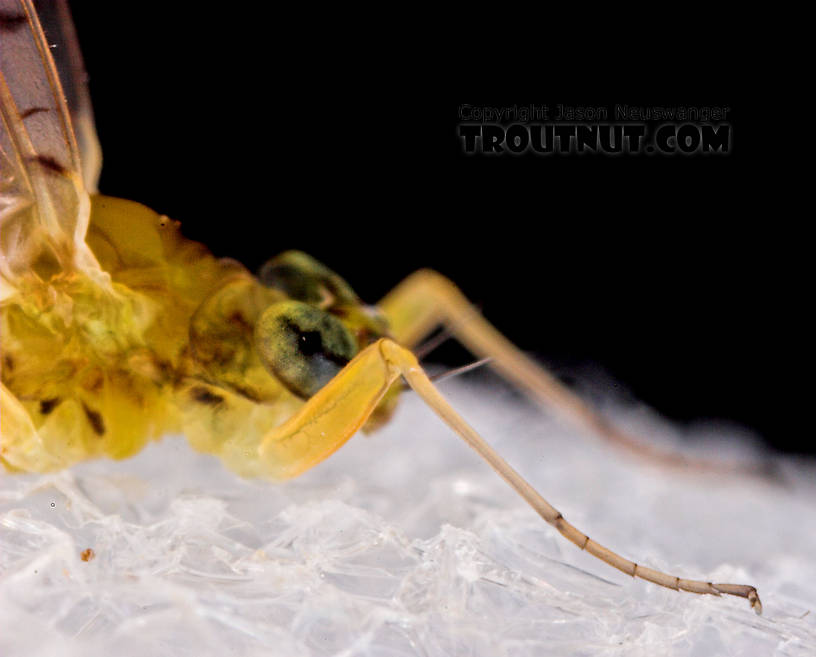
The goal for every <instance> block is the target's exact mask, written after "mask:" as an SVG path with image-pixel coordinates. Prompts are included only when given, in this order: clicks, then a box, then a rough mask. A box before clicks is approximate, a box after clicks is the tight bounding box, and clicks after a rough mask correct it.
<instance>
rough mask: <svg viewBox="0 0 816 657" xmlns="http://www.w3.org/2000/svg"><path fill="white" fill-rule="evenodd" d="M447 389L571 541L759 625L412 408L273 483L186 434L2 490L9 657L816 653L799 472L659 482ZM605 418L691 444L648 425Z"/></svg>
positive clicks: (808, 522)
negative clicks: (536, 505)
mask: <svg viewBox="0 0 816 657" xmlns="http://www.w3.org/2000/svg"><path fill="white" fill-rule="evenodd" d="M442 387H443V390H444V392H445V393H446V395H447V396H448V397H449V399H450V400H451V401H452V402H453V403H454V405H455V406H456V407H457V408H459V409H460V410H461V411H462V413H463V414H464V415H465V417H466V418H467V419H468V420H469V422H470V423H471V424H472V425H474V426H475V427H476V428H477V429H478V430H480V431H481V433H482V434H483V435H484V437H485V438H486V439H487V440H488V441H489V442H491V443H492V444H493V445H494V447H496V448H498V449H499V450H500V452H501V453H502V454H503V455H504V456H505V457H506V458H507V459H508V460H509V461H510V463H511V464H513V465H514V466H515V467H516V468H517V469H518V470H519V471H520V472H521V473H522V474H523V475H524V476H525V477H526V478H528V479H529V481H530V482H531V483H532V484H533V485H534V486H536V488H537V489H538V490H539V491H540V492H541V493H542V494H543V495H544V497H546V498H547V499H548V500H549V501H550V502H551V503H552V504H553V505H555V506H556V508H558V509H559V510H561V511H562V512H563V513H564V515H565V516H566V518H567V519H568V520H570V521H571V522H572V523H573V524H575V525H576V526H577V527H578V528H579V529H581V530H583V531H585V532H586V533H587V534H589V535H590V536H592V537H593V538H595V539H596V540H598V541H600V542H602V543H604V544H606V545H608V546H609V547H611V548H613V549H615V550H617V551H619V552H620V553H621V554H623V555H624V556H627V557H629V558H632V559H634V560H636V561H638V562H640V563H642V564H644V565H648V566H651V567H654V568H659V569H662V570H666V571H668V572H669V573H672V574H678V575H681V576H686V577H693V578H699V579H705V580H714V581H721V582H735V583H750V584H754V585H756V586H757V588H758V589H759V592H760V595H761V597H762V601H763V604H764V607H765V611H764V615H763V616H761V617H760V616H756V615H755V614H754V613H753V611H751V609H750V608H749V605H748V603H747V602H746V601H745V600H742V599H738V598H733V597H722V598H715V597H712V596H696V595H693V594H689V593H677V592H674V591H670V590H666V589H662V588H660V587H657V586H654V585H651V584H648V583H645V582H643V581H641V580H632V579H631V578H629V577H627V576H625V575H623V574H622V573H619V572H618V571H616V570H614V569H612V568H610V567H609V566H607V565H605V564H603V563H601V562H599V561H597V560H595V559H594V558H592V557H591V556H589V555H587V554H585V553H582V552H580V551H579V550H578V549H577V548H576V547H574V546H573V545H572V544H570V543H568V542H567V541H566V540H565V539H563V538H562V537H561V536H560V535H559V534H558V533H557V532H556V531H555V530H554V529H553V528H552V527H550V526H549V525H547V524H546V523H544V522H543V521H542V520H541V519H540V518H539V517H538V516H536V515H535V513H534V512H533V511H532V510H530V509H529V508H528V507H527V506H526V505H525V503H524V502H523V501H522V500H521V499H520V498H518V497H517V496H516V494H515V493H514V492H513V491H512V490H511V489H509V488H508V487H507V485H506V484H505V483H504V482H503V481H501V480H500V479H499V478H498V477H497V476H496V475H495V474H494V473H493V472H492V471H491V470H490V469H489V468H488V467H487V466H486V465H485V464H484V463H483V462H481V461H480V460H479V459H478V458H477V457H476V455H475V454H474V453H473V452H471V451H470V449H469V448H468V447H467V446H466V445H465V444H464V443H462V442H461V441H460V440H459V439H458V438H456V437H455V436H454V435H453V434H451V432H450V431H449V430H448V429H447V428H446V427H445V426H444V425H443V424H442V423H441V422H440V421H439V420H437V419H436V418H435V416H433V415H432V413H431V412H430V411H429V410H427V409H426V408H424V407H423V405H422V403H421V402H420V400H419V399H418V398H417V397H416V396H414V395H412V394H407V395H406V396H405V399H404V400H403V402H402V405H401V407H400V409H399V411H398V413H397V416H396V417H395V419H394V420H393V422H392V423H391V424H390V425H388V426H387V427H386V428H384V429H383V430H381V431H380V432H378V433H376V434H374V435H373V436H370V437H364V436H362V435H360V436H356V437H354V438H353V439H352V440H351V441H350V443H349V444H348V445H346V446H345V447H343V448H342V449H341V450H340V451H339V452H338V453H337V454H336V455H335V456H334V457H332V458H331V459H329V460H328V461H326V462H325V463H323V464H321V465H320V466H318V467H316V468H314V469H313V470H311V471H310V472H308V473H306V474H305V475H303V476H302V477H300V478H299V479H296V480H294V481H291V482H288V483H285V484H269V483H266V482H262V481H246V480H241V479H239V478H238V477H236V476H234V475H232V474H231V473H229V472H228V471H226V470H225V469H224V468H223V467H222V466H221V465H220V463H219V461H217V460H216V459H214V458H212V457H208V456H205V455H201V454H197V453H195V452H193V451H192V450H191V449H190V448H189V447H188V446H187V444H186V443H185V442H184V440H183V439H181V438H167V439H165V440H164V441H162V442H160V443H156V444H154V445H151V446H150V447H149V448H148V449H146V450H144V452H143V453H141V454H140V455H139V456H137V457H135V458H133V459H130V460H128V461H124V462H112V461H96V462H92V463H86V464H83V465H81V466H79V467H75V468H73V469H71V470H70V471H66V472H61V473H57V474H54V475H47V476H11V475H0V655H3V657H16V656H25V657H35V656H42V657H59V656H63V655H65V656H68V655H82V656H83V657H94V656H99V657H102V656H105V657H108V656H110V655H116V656H118V657H125V656H128V655H133V656H138V657H145V656H150V655H173V656H175V655H189V656H191V657H193V656H195V657H200V656H203V655H219V656H221V655H225V656H226V655H281V656H284V657H298V656H301V655H304V656H305V655H336V656H338V657H339V656H343V657H346V656H348V657H351V656H356V655H361V656H362V655H373V656H377V657H397V656H399V655H422V656H427V657H431V656H440V655H468V656H473V657H476V656H482V655H484V656H486V657H505V656H506V657H522V656H524V655H531V656H540V655H587V656H590V655H591V656H593V657H594V656H607V655H608V656H612V655H615V656H618V655H620V656H624V655H625V656H627V657H633V656H637V655H643V656H649V657H652V656H654V655H684V656H689V657H692V656H693V657H712V656H716V655H735V656H736V655H741V656H746V657H754V656H762V655H784V656H787V657H794V656H802V657H804V656H808V657H812V656H813V655H816V613H811V612H813V611H814V608H816V558H814V555H816V478H815V477H814V475H816V467H814V465H813V464H812V463H803V462H797V461H794V460H791V459H784V458H781V457H774V458H773V461H772V465H773V466H774V467H773V474H772V476H764V477H762V476H743V475H735V474H704V473H700V472H693V471H689V472H678V471H676V470H667V469H665V468H661V467H657V466H654V465H649V464H646V463H643V462H640V461H638V460H636V459H633V458H632V457H630V456H627V455H626V454H623V453H620V452H619V451H617V450H615V449H613V448H610V447H609V446H607V445H605V444H603V443H602V442H600V441H599V440H597V439H595V438H593V437H592V436H589V435H586V434H582V433H578V432H575V431H572V430H570V429H569V428H565V426H564V425H563V424H561V423H559V422H556V421H555V420H553V419H551V418H548V416H547V415H546V414H545V413H544V412H543V411H542V410H541V409H538V408H535V407H533V406H531V405H530V404H527V403H526V402H524V401H522V400H520V399H518V398H516V397H515V396H513V395H511V394H510V393H509V392H508V391H507V389H506V388H504V387H502V385H501V384H500V383H498V382H497V381H496V380H495V379H494V378H492V377H487V378H486V379H485V380H484V381H481V380H478V381H475V382H474V381H471V382H469V383H466V384H465V383H462V382H460V381H450V382H448V381H446V382H445V383H444V384H443V385H442ZM608 414H610V415H611V416H612V417H614V418H615V419H616V420H617V422H618V423H619V424H621V425H622V426H624V427H626V428H629V429H630V430H631V431H634V432H637V433H638V434H639V435H645V436H651V437H652V438H651V439H652V440H653V441H654V442H656V443H658V444H661V445H663V446H665V447H666V448H674V449H677V448H679V447H678V446H683V445H685V447H682V448H683V449H685V451H686V452H688V451H689V450H690V449H691V448H690V447H689V446H688V443H687V442H685V441H682V440H681V439H680V437H679V436H678V435H677V433H676V432H675V431H674V430H673V429H672V428H671V427H668V426H667V425H666V424H665V423H663V422H660V421H659V420H657V419H656V418H654V417H653V416H652V415H651V414H649V413H648V412H645V411H644V410H642V409H638V408H633V407H625V408H617V409H614V408H613V409H608ZM687 433H690V434H691V436H690V437H691V438H692V439H694V444H695V445H701V446H703V447H704V451H703V453H704V454H705V455H706V456H707V457H709V458H718V459H721V460H723V461H725V462H729V463H733V462H736V461H743V462H756V461H757V460H758V459H764V460H765V462H766V463H768V459H769V457H767V456H762V455H757V453H756V452H755V451H753V450H752V449H751V448H749V447H746V446H745V444H744V440H745V438H746V436H745V435H744V432H740V431H736V430H734V428H733V427H726V426H721V427H702V426H701V427H699V428H697V429H695V430H693V431H690V432H687ZM86 548H91V549H92V550H93V551H94V553H95V558H93V559H91V560H90V561H87V562H86V561H83V560H82V558H81V554H82V552H83V550H85V549H86Z"/></svg>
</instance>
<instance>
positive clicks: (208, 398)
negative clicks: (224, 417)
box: [190, 386, 224, 406]
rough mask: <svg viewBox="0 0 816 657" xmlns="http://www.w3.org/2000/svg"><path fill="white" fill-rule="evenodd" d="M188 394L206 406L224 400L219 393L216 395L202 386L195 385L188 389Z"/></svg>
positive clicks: (216, 404)
mask: <svg viewBox="0 0 816 657" xmlns="http://www.w3.org/2000/svg"><path fill="white" fill-rule="evenodd" d="M190 395H192V397H193V399H195V400H196V401H197V402H199V403H201V404H206V405H207V406H218V404H220V403H221V402H223V401H224V398H223V397H222V396H221V395H216V394H215V393H212V392H210V391H209V390H207V389H206V388H205V387H203V386H196V387H195V388H193V389H192V390H190Z"/></svg>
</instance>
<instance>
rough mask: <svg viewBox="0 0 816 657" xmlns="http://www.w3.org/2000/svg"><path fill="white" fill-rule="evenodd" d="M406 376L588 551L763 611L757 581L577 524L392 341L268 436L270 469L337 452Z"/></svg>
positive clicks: (262, 452)
mask: <svg viewBox="0 0 816 657" xmlns="http://www.w3.org/2000/svg"><path fill="white" fill-rule="evenodd" d="M399 377H404V378H405V380H406V381H407V382H408V384H409V385H410V386H411V388H413V389H414V391H415V392H416V393H417V394H418V395H419V396H420V397H421V398H422V400H423V401H424V402H425V403H426V404H428V406H430V407H431V409H433V411H434V412H435V413H436V414H437V415H439V416H440V417H441V418H442V420H444V421H445V422H446V423H447V424H448V426H449V427H450V428H451V429H453V430H454V431H455V432H456V433H457V434H458V435H459V436H460V437H461V438H462V439H463V440H464V441H465V442H466V443H467V444H468V445H470V446H471V447H472V448H473V449H474V450H475V451H476V452H477V453H478V454H479V456H481V457H482V458H483V459H484V460H485V461H487V462H488V464H489V465H490V466H491V467H492V468H493V469H494V470H495V471H496V472H497V473H498V474H499V476H500V477H502V479H504V480H505V481H506V482H507V483H508V484H510V486H512V487H513V489H514V490H515V491H516V492H517V493H518V494H519V495H521V496H522V497H523V498H524V500H525V501H526V502H527V503H528V504H529V505H530V506H531V507H533V509H534V510H535V511H536V512H537V513H538V514H539V515H540V516H541V517H542V518H544V520H546V521H547V522H548V523H550V524H551V525H552V526H553V527H555V528H556V529H557V530H558V531H559V532H560V533H561V534H562V535H563V536H564V537H566V538H567V539H568V540H569V541H571V542H572V543H574V544H575V545H577V546H578V547H579V548H581V549H582V550H585V551H587V552H589V553H590V554H592V555H593V556H595V557H597V558H598V559H601V560H602V561H605V562H606V563H608V564H609V565H610V566H613V567H615V568H617V569H618V570H620V571H622V572H624V573H626V574H628V575H631V576H632V577H639V578H641V579H645V580H647V581H649V582H653V583H655V584H659V585H660V586H665V587H667V588H670V589H674V590H679V591H690V592H692V593H701V594H706V593H707V594H711V595H721V594H724V593H725V594H728V595H735V596H739V597H743V598H747V599H748V601H749V602H750V603H751V607H753V608H754V610H755V611H756V612H757V613H760V612H761V611H762V605H761V604H760V601H759V596H758V595H757V592H756V589H755V588H754V587H753V586H748V585H744V584H715V583H712V582H702V581H696V580H690V579H684V578H681V577H675V576H674V575H668V574H666V573H663V572H660V571H658V570H654V569H652V568H647V567H645V566H641V565H640V564H637V563H635V562H633V561H629V560H628V559H624V558H623V557H621V556H620V555H618V554H616V553H615V552H613V551H612V550H610V549H608V548H606V547H604V546H603V545H601V544H600V543H598V542H596V541H593V540H592V539H591V538H589V537H588V536H587V535H586V534H584V533H583V532H581V531H580V530H578V529H577V528H576V527H574V526H573V525H571V524H570V523H569V522H568V521H567V520H566V519H565V518H564V516H563V515H562V514H561V512H560V511H558V510H557V509H556V508H555V507H553V506H552V505H551V504H550V503H549V502H547V500H545V499H544V498H543V497H542V496H541V495H540V494H539V493H538V492H537V491H536V490H535V489H534V488H533V487H532V486H531V485H530V484H529V483H527V481H525V480H524V479H523V478H522V477H521V475H520V474H519V473H518V472H516V471H515V470H514V469H513V468H512V467H511V466H510V465H509V464H508V463H507V462H506V461H505V460H504V459H503V458H502V457H501V456H499V454H498V453H497V452H496V451H495V450H494V449H493V448H492V447H490V445H488V444H487V443H486V442H485V441H484V439H483V438H482V437H481V436H480V435H479V434H478V433H477V432H476V430H475V429H473V428H472V427H471V426H470V425H469V424H467V422H465V421H464V420H463V419H462V417H461V416H460V415H459V414H458V413H457V412H456V411H455V410H454V409H453V407H452V406H451V405H450V404H449V403H448V402H447V401H446V400H445V398H444V397H443V396H442V395H441V394H440V393H439V391H438V390H437V389H436V387H435V386H434V385H433V383H432V382H431V380H430V379H429V378H428V376H427V375H426V374H425V372H424V371H423V369H422V367H421V366H420V365H419V362H418V361H417V359H416V356H414V355H413V354H412V353H411V352H410V351H408V350H407V349H405V348H404V347H401V346H400V345H398V344H397V343H395V342H394V341H392V340H389V339H380V340H379V341H377V342H375V343H374V344H371V345H369V346H368V347H366V348H365V349H364V350H363V351H362V352H360V353H359V354H358V355H357V356H356V357H355V358H354V359H353V360H352V361H351V362H350V363H349V364H348V365H346V366H345V367H344V368H343V369H342V370H341V371H340V373H339V374H337V375H336V376H335V377H334V378H333V379H332V380H331V381H330V382H329V383H328V384H327V385H325V386H324V387H323V388H321V389H320V390H319V391H318V392H317V393H316V394H315V395H314V396H313V397H311V398H310V399H309V400H308V401H307V402H306V404H304V406H303V407H302V408H301V409H300V410H299V411H298V412H297V413H296V414H295V415H294V416H293V417H291V418H290V419H289V420H287V421H286V422H285V423H284V424H282V425H281V426H279V427H276V428H274V429H272V430H271V431H270V432H269V433H268V434H267V435H266V437H265V438H264V440H263V442H262V444H261V446H260V448H259V456H260V457H261V459H262V460H263V461H264V462H265V463H266V464H267V468H268V472H269V474H271V475H273V476H276V477H279V478H286V477H294V476H297V475H298V474H300V473H301V472H303V471H304V470H307V469H308V468H310V467H312V466H314V465H315V464H316V463H319V462H320V461H322V460H323V459H325V458H327V457H328V456H330V455H331V454H332V453H333V452H334V451H335V450H337V449H338V448H339V447H340V446H341V445H342V444H343V443H345V442H346V441H347V440H348V439H349V438H350V437H351V436H352V435H353V434H354V433H355V432H356V431H357V430H358V429H359V428H360V427H361V426H362V425H363V424H364V423H365V421H366V420H367V419H368V418H369V417H370V415H371V413H372V412H373V410H374V409H375V408H376V406H377V404H378V403H379V401H380V400H381V399H382V398H383V396H384V395H385V393H386V392H387V391H388V389H389V387H390V386H391V385H392V384H393V383H394V382H395V381H396V380H397V379H398V378H399Z"/></svg>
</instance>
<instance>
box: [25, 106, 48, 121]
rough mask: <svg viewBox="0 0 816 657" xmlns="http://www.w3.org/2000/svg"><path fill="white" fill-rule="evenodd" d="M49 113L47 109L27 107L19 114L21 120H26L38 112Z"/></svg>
mask: <svg viewBox="0 0 816 657" xmlns="http://www.w3.org/2000/svg"><path fill="white" fill-rule="evenodd" d="M48 111H50V110H49V108H47V107H29V108H28V109H27V110H24V111H23V112H21V113H20V118H21V119H27V118H28V117H29V116H33V115H34V114H39V113H40V112H48Z"/></svg>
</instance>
